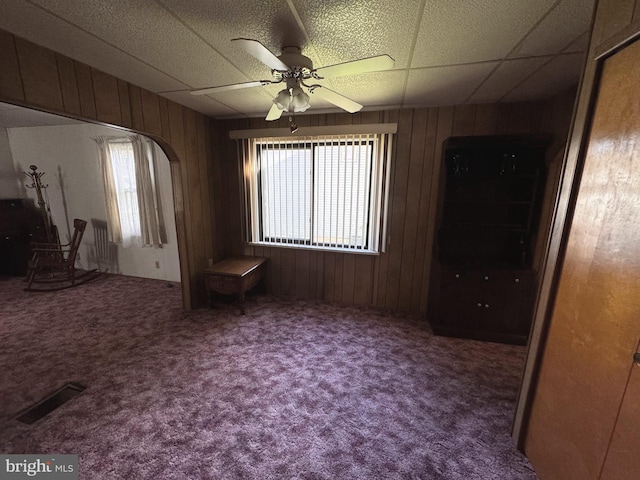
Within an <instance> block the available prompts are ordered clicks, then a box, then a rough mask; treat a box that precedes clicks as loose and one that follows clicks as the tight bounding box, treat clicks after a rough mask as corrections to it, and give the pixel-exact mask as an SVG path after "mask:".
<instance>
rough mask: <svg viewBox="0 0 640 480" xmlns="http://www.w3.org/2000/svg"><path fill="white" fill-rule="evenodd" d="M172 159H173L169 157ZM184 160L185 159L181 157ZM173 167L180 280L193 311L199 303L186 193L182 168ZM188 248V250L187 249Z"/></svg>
mask: <svg viewBox="0 0 640 480" xmlns="http://www.w3.org/2000/svg"><path fill="white" fill-rule="evenodd" d="M169 158H171V157H169ZM181 158H184V157H181ZM169 166H170V167H171V182H172V184H173V209H174V215H175V219H176V235H177V238H178V246H179V247H180V248H179V250H178V260H179V262H180V280H181V282H182V304H183V305H184V308H186V309H187V310H191V309H192V308H194V307H195V306H197V305H198V304H197V303H194V299H193V298H192V289H191V285H192V270H191V265H190V262H189V256H190V255H189V252H190V251H191V249H190V248H189V235H188V234H187V231H186V226H187V223H186V222H187V220H186V218H185V213H184V201H183V199H184V192H183V188H182V166H181V165H180V162H178V161H177V160H171V161H170V162H169ZM185 247H186V248H185Z"/></svg>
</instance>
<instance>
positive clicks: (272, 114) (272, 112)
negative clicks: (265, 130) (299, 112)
mask: <svg viewBox="0 0 640 480" xmlns="http://www.w3.org/2000/svg"><path fill="white" fill-rule="evenodd" d="M283 111H284V110H280V109H279V108H278V106H277V105H276V104H275V103H274V104H272V105H271V108H270V109H269V113H267V117H266V118H265V120H266V121H267V122H270V121H272V120H278V119H279V118H280V117H281V116H282V112H283Z"/></svg>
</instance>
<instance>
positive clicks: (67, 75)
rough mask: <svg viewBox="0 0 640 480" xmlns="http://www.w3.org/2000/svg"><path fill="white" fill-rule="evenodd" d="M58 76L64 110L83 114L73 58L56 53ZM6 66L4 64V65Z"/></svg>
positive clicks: (74, 113)
mask: <svg viewBox="0 0 640 480" xmlns="http://www.w3.org/2000/svg"><path fill="white" fill-rule="evenodd" d="M56 63H57V65H58V76H59V78H60V90H61V91H62V104H63V108H64V111H65V112H67V113H71V114H73V115H81V114H82V110H81V109H80V94H79V92H78V81H77V80H76V71H75V67H74V65H73V60H71V59H70V58H68V57H65V56H63V55H58V54H56ZM3 67H4V65H3Z"/></svg>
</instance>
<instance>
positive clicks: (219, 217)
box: [210, 121, 230, 261]
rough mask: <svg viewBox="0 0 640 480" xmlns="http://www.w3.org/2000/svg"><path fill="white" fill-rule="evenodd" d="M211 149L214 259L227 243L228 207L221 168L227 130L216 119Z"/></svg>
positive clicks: (223, 251) (225, 152) (222, 166)
mask: <svg viewBox="0 0 640 480" xmlns="http://www.w3.org/2000/svg"><path fill="white" fill-rule="evenodd" d="M211 135H212V137H211V149H212V152H216V153H217V155H215V156H214V155H213V153H212V156H211V159H210V161H211V168H210V172H211V175H212V177H213V179H212V180H213V182H212V187H211V188H212V190H211V192H212V193H211V198H212V202H213V207H212V208H213V214H214V216H215V219H216V224H217V225H216V230H215V233H214V239H215V244H214V246H213V247H214V255H215V258H214V261H217V260H221V259H222V258H223V257H224V256H225V254H226V251H227V249H226V243H227V241H228V240H227V225H228V224H227V221H226V218H227V215H228V209H227V208H225V207H224V205H225V203H224V202H225V201H227V202H228V198H227V197H225V193H224V191H225V187H224V186H225V185H226V184H227V181H226V179H224V178H223V171H224V170H223V168H224V165H225V164H226V163H227V162H226V159H227V158H228V157H229V155H228V152H227V149H228V147H229V143H230V142H228V141H227V132H226V130H225V129H224V128H222V123H221V122H218V121H214V122H213V127H212V132H211Z"/></svg>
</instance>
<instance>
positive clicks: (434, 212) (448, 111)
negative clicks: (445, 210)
mask: <svg viewBox="0 0 640 480" xmlns="http://www.w3.org/2000/svg"><path fill="white" fill-rule="evenodd" d="M453 114H454V108H453V107H440V108H439V109H438V124H437V127H436V137H435V142H434V154H433V162H434V163H433V176H432V177H431V199H430V202H429V218H430V220H429V224H428V225H429V228H428V231H427V251H428V254H429V259H430V260H431V259H432V252H433V248H434V243H435V242H437V238H436V231H435V229H436V225H437V223H438V218H437V216H438V203H439V199H440V195H441V193H442V192H441V191H440V185H441V184H442V178H441V176H442V175H443V173H444V170H443V169H442V144H443V142H444V141H445V140H446V139H447V138H449V137H450V136H451V134H452V132H453ZM430 272H431V263H429V268H428V271H427V269H425V270H424V271H423V282H422V292H421V294H420V298H421V301H420V303H421V305H424V307H423V308H424V309H425V312H426V305H427V302H428V298H429V278H430ZM425 280H426V281H425Z"/></svg>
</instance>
